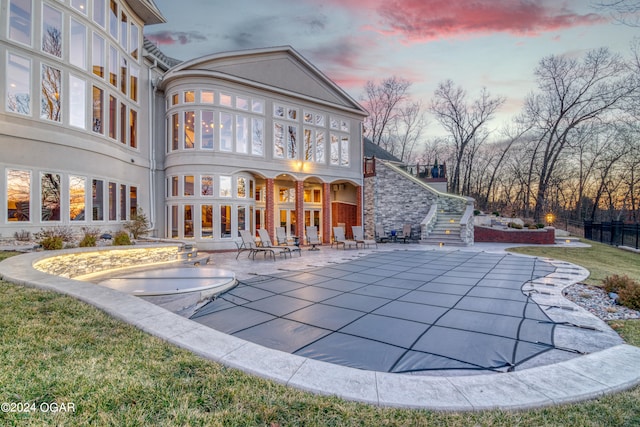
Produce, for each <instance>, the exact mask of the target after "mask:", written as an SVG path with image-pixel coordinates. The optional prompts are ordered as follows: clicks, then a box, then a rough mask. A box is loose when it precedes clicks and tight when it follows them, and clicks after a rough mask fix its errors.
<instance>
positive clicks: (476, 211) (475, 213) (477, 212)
mask: <svg viewBox="0 0 640 427" xmlns="http://www.w3.org/2000/svg"><path fill="white" fill-rule="evenodd" d="M480 213H481V212H480V211H479V210H478V209H475V210H474V211H473V215H475V216H478V215H480Z"/></svg>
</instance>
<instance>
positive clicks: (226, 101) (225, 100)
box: [220, 93, 231, 107]
mask: <svg viewBox="0 0 640 427" xmlns="http://www.w3.org/2000/svg"><path fill="white" fill-rule="evenodd" d="M220 105H224V106H225V107H231V95H225V94H224V93H221V94H220Z"/></svg>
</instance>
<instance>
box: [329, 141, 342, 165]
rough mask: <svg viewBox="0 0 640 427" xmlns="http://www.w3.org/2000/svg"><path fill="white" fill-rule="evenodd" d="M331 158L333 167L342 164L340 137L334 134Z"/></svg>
mask: <svg viewBox="0 0 640 427" xmlns="http://www.w3.org/2000/svg"><path fill="white" fill-rule="evenodd" d="M330 138H331V157H330V159H329V160H330V162H331V164H332V165H337V164H338V163H339V162H340V147H339V145H340V143H339V141H338V137H337V136H335V135H334V134H331V136H330Z"/></svg>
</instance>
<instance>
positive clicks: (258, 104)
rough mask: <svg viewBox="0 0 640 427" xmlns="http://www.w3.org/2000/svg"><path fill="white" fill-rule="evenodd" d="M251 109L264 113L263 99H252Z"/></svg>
mask: <svg viewBox="0 0 640 427" xmlns="http://www.w3.org/2000/svg"><path fill="white" fill-rule="evenodd" d="M251 111H253V112H254V113H259V114H262V113H264V101H263V100H261V99H254V100H252V101H251Z"/></svg>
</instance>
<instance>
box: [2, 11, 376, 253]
mask: <svg viewBox="0 0 640 427" xmlns="http://www.w3.org/2000/svg"><path fill="white" fill-rule="evenodd" d="M0 1H1V5H2V7H1V8H0V10H3V11H6V15H7V16H6V17H5V18H6V19H7V21H6V22H8V25H7V26H6V28H5V29H4V30H2V31H1V32H0V53H1V54H2V58H3V60H2V62H1V63H0V75H2V76H4V78H3V81H2V82H1V83H0V97H2V99H3V100H4V102H2V103H0V152H2V157H0V169H1V170H2V174H1V175H0V201H1V203H2V205H3V206H4V208H3V209H0V236H1V237H10V236H12V235H13V234H14V233H16V232H19V231H30V232H32V233H33V232H37V231H39V230H40V229H42V228H47V227H53V226H64V227H71V228H73V229H74V230H76V231H77V232H78V233H79V232H80V231H81V229H82V228H83V227H93V228H99V229H101V230H104V231H107V230H112V231H113V230H117V229H120V228H121V227H122V225H123V223H124V222H125V221H127V220H129V219H131V217H132V216H133V215H135V212H136V210H137V209H138V208H141V209H142V210H143V211H144V212H145V213H146V214H147V216H148V218H149V219H150V222H151V226H152V235H153V236H155V237H160V238H169V239H179V240H187V241H193V242H194V243H196V244H197V245H198V247H199V248H201V249H204V250H224V249H233V248H235V247H236V246H235V242H236V241H238V240H239V230H251V231H252V232H256V230H257V229H259V228H266V229H267V230H269V231H270V232H272V233H273V232H274V229H275V227H277V226H284V227H285V228H286V230H287V233H288V234H289V235H291V236H299V237H300V236H303V235H304V227H305V226H306V225H316V226H318V228H319V231H320V235H321V236H322V239H323V240H324V241H329V239H330V237H331V227H332V226H334V225H337V224H338V223H344V224H345V225H347V227H349V226H350V225H360V224H362V219H363V218H362V212H363V183H364V178H363V164H362V158H363V151H362V150H363V148H362V122H363V120H364V118H365V117H366V114H367V113H366V111H365V110H364V109H363V108H362V107H361V106H360V105H359V104H358V103H357V102H356V101H355V100H353V99H352V98H351V97H350V96H349V95H348V94H347V93H346V92H345V91H343V90H342V89H341V88H340V87H338V86H337V85H336V84H335V83H334V82H332V81H331V80H330V79H329V78H327V77H326V76H325V75H324V74H323V73H322V72H321V71H320V70H318V69H317V68H316V67H315V66H314V65H313V64H311V63H310V62H309V61H308V60H306V59H305V58H304V57H303V56H302V55H300V54H299V53H298V52H297V51H296V50H295V49H293V48H292V47H290V46H282V47H271V48H264V49H251V50H245V51H237V52H217V53H213V54H211V55H207V56H204V57H201V58H195V59H192V60H188V61H185V62H180V61H176V60H174V59H172V58H169V57H167V56H166V55H164V54H163V53H162V52H161V51H160V50H159V49H158V48H157V47H156V46H154V45H153V44H152V43H150V42H149V41H147V40H145V39H144V37H143V35H142V30H143V27H144V26H146V25H153V24H156V23H161V22H165V18H164V17H163V16H162V14H161V12H160V11H159V10H158V9H157V7H156V6H155V5H154V4H153V2H151V1H148V0H110V1H106V0H66V1H53V0H36V1H31V0H0Z"/></svg>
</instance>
